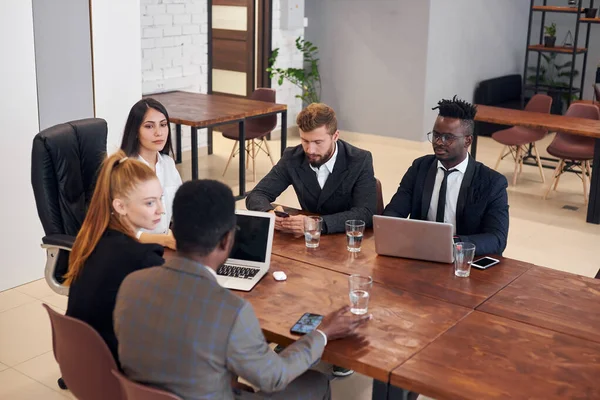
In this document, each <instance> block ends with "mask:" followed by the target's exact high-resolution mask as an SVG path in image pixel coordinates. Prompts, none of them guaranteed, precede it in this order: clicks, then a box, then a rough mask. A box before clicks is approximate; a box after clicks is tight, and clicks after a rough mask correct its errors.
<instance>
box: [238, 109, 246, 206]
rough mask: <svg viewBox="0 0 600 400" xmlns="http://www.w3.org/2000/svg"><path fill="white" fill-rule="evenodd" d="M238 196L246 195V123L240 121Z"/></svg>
mask: <svg viewBox="0 0 600 400" xmlns="http://www.w3.org/2000/svg"><path fill="white" fill-rule="evenodd" d="M239 126H240V196H245V195H246V121H245V120H241V121H240V125H239Z"/></svg>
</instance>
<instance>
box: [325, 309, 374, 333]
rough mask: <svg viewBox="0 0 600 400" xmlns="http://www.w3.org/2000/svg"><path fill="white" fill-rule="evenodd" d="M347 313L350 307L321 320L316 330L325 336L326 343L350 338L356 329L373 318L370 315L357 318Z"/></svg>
mask: <svg viewBox="0 0 600 400" xmlns="http://www.w3.org/2000/svg"><path fill="white" fill-rule="evenodd" d="M349 312H350V306H345V307H342V308H340V309H339V310H337V311H334V312H332V313H331V314H328V315H326V316H325V318H323V321H322V322H321V325H319V328H318V329H319V330H320V331H322V332H323V333H324V334H325V335H326V336H327V341H330V340H336V339H343V338H345V337H347V336H352V335H354V334H355V332H356V329H358V328H359V327H360V326H362V325H364V324H366V323H367V322H368V321H369V320H371V318H373V316H372V315H371V314H368V315H361V316H358V315H353V314H350V313H349Z"/></svg>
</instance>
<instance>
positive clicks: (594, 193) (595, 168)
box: [587, 139, 600, 224]
mask: <svg viewBox="0 0 600 400" xmlns="http://www.w3.org/2000/svg"><path fill="white" fill-rule="evenodd" d="M590 181H591V186H590V200H589V202H588V212H587V222H589V223H591V224H600V139H596V144H595V145H594V161H593V164H592V177H591V179H590Z"/></svg>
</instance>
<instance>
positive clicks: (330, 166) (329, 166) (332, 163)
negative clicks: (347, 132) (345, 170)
mask: <svg viewBox="0 0 600 400" xmlns="http://www.w3.org/2000/svg"><path fill="white" fill-rule="evenodd" d="M337 155H338V147H337V142H335V150H334V151H333V155H332V156H331V158H330V159H329V160H328V161H327V162H326V163H325V164H323V165H321V167H325V168H327V170H328V171H329V173H330V174H331V173H333V167H334V166H335V160H336V159H337ZM308 166H309V167H310V169H312V170H313V171H315V172H319V168H316V167H313V166H312V165H310V163H309V164H308Z"/></svg>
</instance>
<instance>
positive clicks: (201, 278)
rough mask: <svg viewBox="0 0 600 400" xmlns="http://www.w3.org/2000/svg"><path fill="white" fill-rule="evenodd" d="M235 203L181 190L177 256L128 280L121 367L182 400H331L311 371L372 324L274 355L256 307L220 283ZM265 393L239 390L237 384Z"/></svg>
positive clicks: (338, 328)
mask: <svg viewBox="0 0 600 400" xmlns="http://www.w3.org/2000/svg"><path fill="white" fill-rule="evenodd" d="M235 230H236V217H235V201H234V198H233V194H232V192H231V189H229V188H228V187H227V186H225V185H224V184H222V183H220V182H217V181H208V180H199V181H190V182H186V183H185V184H183V185H182V186H181V187H180V188H179V190H178V191H177V194H176V195H175V200H174V202H173V235H174V236H175V240H176V242H177V256H176V257H174V258H172V259H169V260H168V261H167V262H166V263H165V264H164V266H162V267H153V268H149V269H144V270H140V271H137V272H134V273H132V274H130V275H129V276H128V277H127V278H126V279H125V281H124V282H123V284H122V285H121V287H120V289H119V293H118V296H117V302H116V307H115V311H114V322H115V333H116V336H117V339H118V342H119V358H120V361H121V366H122V368H123V371H124V372H125V374H126V375H127V376H129V378H131V379H133V380H135V381H138V382H142V383H145V384H148V385H152V386H155V387H159V388H162V389H165V390H168V391H170V392H173V393H175V394H177V395H178V396H180V397H182V398H183V399H186V400H188V399H194V400H196V399H198V400H199V399H229V400H231V399H236V400H238V399H244V400H245V399H263V398H270V399H291V398H293V399H329V398H330V390H329V381H328V380H327V378H326V377H325V376H324V375H322V374H320V373H318V372H315V371H308V369H309V368H310V367H311V366H312V365H314V364H315V363H316V362H318V361H319V359H320V358H321V355H322V353H323V349H324V347H325V345H326V344H327V341H328V340H329V341H331V340H335V339H338V338H342V337H346V336H348V335H350V334H354V332H355V330H356V329H357V328H358V327H359V326H360V325H362V324H364V323H366V322H367V321H368V320H369V319H370V316H365V317H355V316H354V317H353V316H350V315H347V311H348V310H347V308H345V309H341V310H338V311H336V312H334V313H332V314H330V315H328V316H326V317H325V318H324V319H323V322H322V323H321V325H320V327H319V330H317V331H314V332H312V333H309V334H307V335H305V336H304V337H302V338H301V339H300V340H298V341H297V342H296V343H294V344H292V345H290V346H289V347H288V348H287V349H286V350H284V351H283V352H282V353H281V354H277V353H275V352H274V351H272V350H271V349H270V348H269V346H268V345H267V342H266V341H265V338H264V336H263V333H262V331H261V328H260V325H259V322H258V319H257V317H256V315H255V314H254V311H253V310H252V306H251V305H250V303H248V302H247V301H246V300H244V299H241V298H240V297H238V296H236V295H235V294H233V293H231V292H230V291H229V290H227V289H225V288H222V287H221V286H219V284H218V283H217V280H216V278H215V276H216V272H215V270H216V269H217V268H218V267H219V266H220V265H221V264H223V262H225V260H226V259H227V258H228V256H229V253H230V251H231V248H232V246H233V241H234V238H235ZM238 375H239V376H241V377H243V378H245V379H246V380H247V381H249V382H250V383H252V384H253V385H254V386H257V387H258V388H260V392H258V393H254V392H253V391H249V390H243V389H242V388H241V387H240V385H239V384H238V383H237V376H238Z"/></svg>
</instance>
